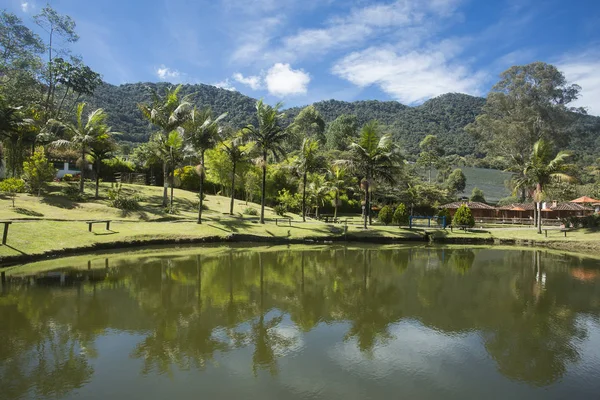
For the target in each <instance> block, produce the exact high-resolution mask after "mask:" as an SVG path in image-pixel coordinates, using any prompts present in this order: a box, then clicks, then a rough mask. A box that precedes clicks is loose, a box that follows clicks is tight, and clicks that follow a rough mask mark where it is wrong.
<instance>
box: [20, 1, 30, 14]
mask: <svg viewBox="0 0 600 400" xmlns="http://www.w3.org/2000/svg"><path fill="white" fill-rule="evenodd" d="M32 8H33V7H32V5H31V4H30V3H29V2H27V1H22V2H21V10H23V12H24V13H26V12H29V10H31V9H32Z"/></svg>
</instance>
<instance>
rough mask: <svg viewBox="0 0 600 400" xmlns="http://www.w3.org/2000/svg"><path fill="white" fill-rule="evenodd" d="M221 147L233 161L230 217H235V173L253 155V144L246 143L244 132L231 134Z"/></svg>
mask: <svg viewBox="0 0 600 400" xmlns="http://www.w3.org/2000/svg"><path fill="white" fill-rule="evenodd" d="M221 147H222V148H223V151H224V152H225V154H227V157H229V161H231V202H230V204H229V215H233V203H234V199H235V173H236V169H237V167H238V165H239V164H240V163H243V162H245V161H247V160H248V158H249V155H250V154H251V153H252V149H253V144H252V143H250V144H248V143H245V140H244V135H243V132H242V131H238V132H235V133H233V134H230V136H229V137H228V138H226V140H224V141H223V142H222V143H221Z"/></svg>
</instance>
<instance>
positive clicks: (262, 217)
mask: <svg viewBox="0 0 600 400" xmlns="http://www.w3.org/2000/svg"><path fill="white" fill-rule="evenodd" d="M262 173H263V176H262V198H261V200H260V223H261V224H264V223H265V196H266V192H267V152H266V150H265V151H263V165H262Z"/></svg>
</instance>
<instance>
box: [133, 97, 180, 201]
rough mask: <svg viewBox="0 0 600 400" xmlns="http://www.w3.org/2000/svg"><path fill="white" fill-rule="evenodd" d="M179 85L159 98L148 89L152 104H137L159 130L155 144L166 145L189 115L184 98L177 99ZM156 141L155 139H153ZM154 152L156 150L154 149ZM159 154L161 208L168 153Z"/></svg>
mask: <svg viewBox="0 0 600 400" xmlns="http://www.w3.org/2000/svg"><path fill="white" fill-rule="evenodd" d="M181 87H182V86H181V85H179V86H177V87H176V88H172V87H169V88H167V92H166V93H165V95H164V96H160V95H159V94H158V92H157V91H156V90H154V89H149V91H150V95H151V96H152V102H151V103H150V104H138V108H139V109H140V111H141V112H142V115H143V116H144V118H146V119H147V120H148V121H149V122H150V123H151V124H153V125H154V126H156V127H157V128H159V129H160V135H161V136H162V137H161V138H160V140H157V141H156V142H157V143H158V142H162V143H166V142H167V139H168V137H169V135H170V134H171V133H172V132H173V131H175V130H177V129H178V128H181V127H182V126H183V124H184V123H185V122H186V121H187V120H188V118H189V113H188V112H187V110H188V108H189V106H190V104H189V103H188V102H187V100H186V98H184V99H179V92H180V91H181ZM155 139H156V138H155ZM155 150H156V149H155ZM158 153H160V154H161V157H162V158H161V159H162V164H163V179H164V184H163V203H162V204H163V207H166V206H167V202H168V196H167V188H168V184H169V183H168V179H167V178H168V175H169V172H168V170H167V162H168V161H167V157H168V153H167V154H165V152H158Z"/></svg>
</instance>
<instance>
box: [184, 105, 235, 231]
mask: <svg viewBox="0 0 600 400" xmlns="http://www.w3.org/2000/svg"><path fill="white" fill-rule="evenodd" d="M226 116H227V114H226V113H225V114H221V115H219V116H218V117H217V118H213V114H212V110H211V109H210V108H205V109H202V110H198V109H197V108H194V109H193V110H192V111H191V113H190V118H189V119H188V121H187V122H186V123H185V124H184V129H185V135H186V137H187V140H188V141H189V143H190V144H191V145H192V147H193V149H194V150H195V151H196V152H197V153H198V154H199V155H200V165H198V167H197V169H198V175H200V189H199V193H198V196H199V197H200V203H199V205H198V223H199V224H201V223H202V203H203V201H204V199H203V197H204V178H205V177H206V171H205V165H204V153H205V152H206V150H209V149H212V148H213V147H215V146H216V145H217V143H218V142H219V133H220V127H219V122H220V121H221V120H222V119H223V118H225V117H226Z"/></svg>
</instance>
